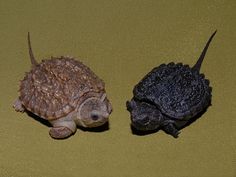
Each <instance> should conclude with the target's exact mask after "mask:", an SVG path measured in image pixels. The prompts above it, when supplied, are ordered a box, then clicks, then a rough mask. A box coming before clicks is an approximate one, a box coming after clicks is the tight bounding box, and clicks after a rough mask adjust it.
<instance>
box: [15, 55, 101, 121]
mask: <svg viewBox="0 0 236 177" xmlns="http://www.w3.org/2000/svg"><path fill="white" fill-rule="evenodd" d="M19 92H20V97H19V99H20V101H21V102H22V104H23V106H24V107H25V108H26V109H27V110H29V111H31V112H33V113H34V114H36V115H38V116H39V117H41V118H43V119H46V120H55V119H59V118H61V117H63V116H66V115H67V114H69V113H70V112H71V111H73V110H74V109H75V108H76V107H77V105H78V101H79V99H80V98H81V97H83V96H84V95H86V94H87V93H89V92H97V93H99V92H105V85H104V82H103V81H102V80H101V79H100V78H98V77H97V76H96V75H95V74H94V73H93V71H91V70H90V69H89V68H88V67H87V66H85V65H84V64H83V63H82V62H80V61H78V60H75V59H73V58H70V57H64V56H62V57H52V58H51V59H48V60H42V62H41V63H40V64H37V65H36V66H35V67H33V68H32V69H31V71H30V72H28V73H26V75H25V77H24V79H23V80H22V81H21V83H20V90H19Z"/></svg>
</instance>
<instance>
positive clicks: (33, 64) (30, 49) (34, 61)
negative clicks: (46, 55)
mask: <svg viewBox="0 0 236 177" xmlns="http://www.w3.org/2000/svg"><path fill="white" fill-rule="evenodd" d="M28 46H29V55H30V61H31V65H32V68H33V67H35V66H36V65H37V64H38V63H37V61H36V60H35V58H34V54H33V51H32V48H31V43H30V33H29V32H28Z"/></svg>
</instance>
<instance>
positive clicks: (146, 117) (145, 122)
mask: <svg viewBox="0 0 236 177" xmlns="http://www.w3.org/2000/svg"><path fill="white" fill-rule="evenodd" d="M141 122H142V123H143V124H147V123H148V122H149V117H148V116H145V117H144V118H143V119H142V120H141Z"/></svg>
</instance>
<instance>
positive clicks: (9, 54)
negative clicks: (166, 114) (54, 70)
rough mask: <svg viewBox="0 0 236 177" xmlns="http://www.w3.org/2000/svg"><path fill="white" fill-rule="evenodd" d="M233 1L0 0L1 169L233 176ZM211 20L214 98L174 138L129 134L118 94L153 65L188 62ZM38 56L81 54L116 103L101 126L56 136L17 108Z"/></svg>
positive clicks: (111, 176)
mask: <svg viewBox="0 0 236 177" xmlns="http://www.w3.org/2000/svg"><path fill="white" fill-rule="evenodd" d="M235 9H236V1H234V0H231V1H230V0H228V1H227V0H212V1H199V0H195V1H190V0H183V1H175V0H172V1H165V0H153V1H150V0H99V1H96V0H86V1H82V0H80V1H79V0H71V1H63V0H55V1H53V0H47V1H45V0H42V1H30V0H21V1H17V0H15V1H13V0H9V1H4V0H1V1H0V56H1V58H0V62H1V63H0V78H1V80H0V81H1V83H0V85H1V86H0V90H1V92H0V120H1V123H0V143H1V144H0V176H1V177H77V176H81V177H95V176H96V177H133V176H135V177H233V176H234V177H235V176H236V158H235V149H236V146H235V145H236V143H235V139H236V134H235V128H236V126H235V118H236V104H235V99H236V93H235V90H236V89H235V85H236V82H235V81H236V79H235V76H236V69H235V68H236V58H235V56H236V55H235V54H236V53H235V47H236V33H235V31H236V28H235V27H236V23H235V18H236V10H235ZM215 29H217V30H218V33H217V34H216V36H215V38H214V40H213V42H212V44H211V46H210V48H209V50H208V53H207V56H206V58H205V59H206V60H205V61H204V63H203V66H202V69H201V71H202V72H204V73H205V74H206V76H207V78H209V79H210V81H211V85H212V87H213V100H212V106H211V107H210V108H209V109H208V111H207V112H206V113H205V114H204V115H203V116H202V118H201V119H199V120H198V121H196V122H195V123H194V124H192V125H191V126H189V127H187V128H185V129H184V130H182V133H181V134H180V137H179V138H178V139H174V138H172V137H171V136H168V135H166V134H165V133H163V132H162V131H160V132H158V133H155V134H151V135H147V136H136V135H133V134H132V133H131V130H130V126H129V123H130V119H129V113H128V112H127V111H126V107H125V102H126V100H127V99H130V98H131V96H132V89H133V86H134V85H135V84H136V83H137V82H138V81H139V80H140V79H141V78H142V77H143V76H144V75H145V74H146V73H147V72H149V71H150V70H151V69H152V68H153V67H154V66H157V65H159V64H161V63H167V62H170V61H175V62H183V63H185V64H189V65H193V64H194V63H195V62H196V59H197V58H198V56H199V55H200V53H201V51H202V49H203V47H204V45H205V43H206V41H207V39H208V38H209V36H210V35H211V34H212V32H213V31H214V30H215ZM28 31H30V32H31V40H32V41H31V42H32V47H33V51H34V53H35V56H36V58H37V59H38V61H40V60H41V59H42V58H48V57H50V56H52V55H53V56H60V55H71V56H74V57H77V58H80V59H81V61H83V62H84V63H85V64H86V65H88V66H89V67H90V68H91V69H92V70H94V71H95V73H96V74H97V75H99V76H100V77H101V78H102V79H103V80H104V81H105V82H106V89H107V93H108V97H109V98H110V100H111V102H112V104H113V107H114V112H113V113H112V115H111V117H110V129H109V130H108V131H105V132H100V133H96V132H88V131H82V130H79V129H78V131H77V133H76V134H75V135H74V136H72V137H71V138H69V139H66V140H62V141H57V140H53V139H51V138H50V137H49V135H48V127H47V126H45V125H43V124H41V123H40V122H37V121H36V120H34V119H32V118H31V117H29V116H28V115H27V114H20V113H16V112H15V111H14V109H12V102H13V101H14V99H15V98H16V97H17V95H18V93H17V90H18V86H19V80H20V79H22V78H23V76H24V72H26V71H29V69H30V61H29V56H28V48H27V40H26V39H27V38H26V37H27V32H28Z"/></svg>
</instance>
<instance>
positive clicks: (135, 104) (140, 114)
mask: <svg viewBox="0 0 236 177" xmlns="http://www.w3.org/2000/svg"><path fill="white" fill-rule="evenodd" d="M126 106H127V110H128V111H129V112H130V114H131V124H132V126H133V127H134V128H135V129H137V130H141V131H148V130H155V129H157V128H159V126H160V125H161V121H162V118H163V116H162V114H161V112H160V111H159V110H158V109H157V108H156V107H155V106H154V105H151V104H149V103H146V102H141V101H139V100H134V99H132V100H131V101H127V103H126Z"/></svg>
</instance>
